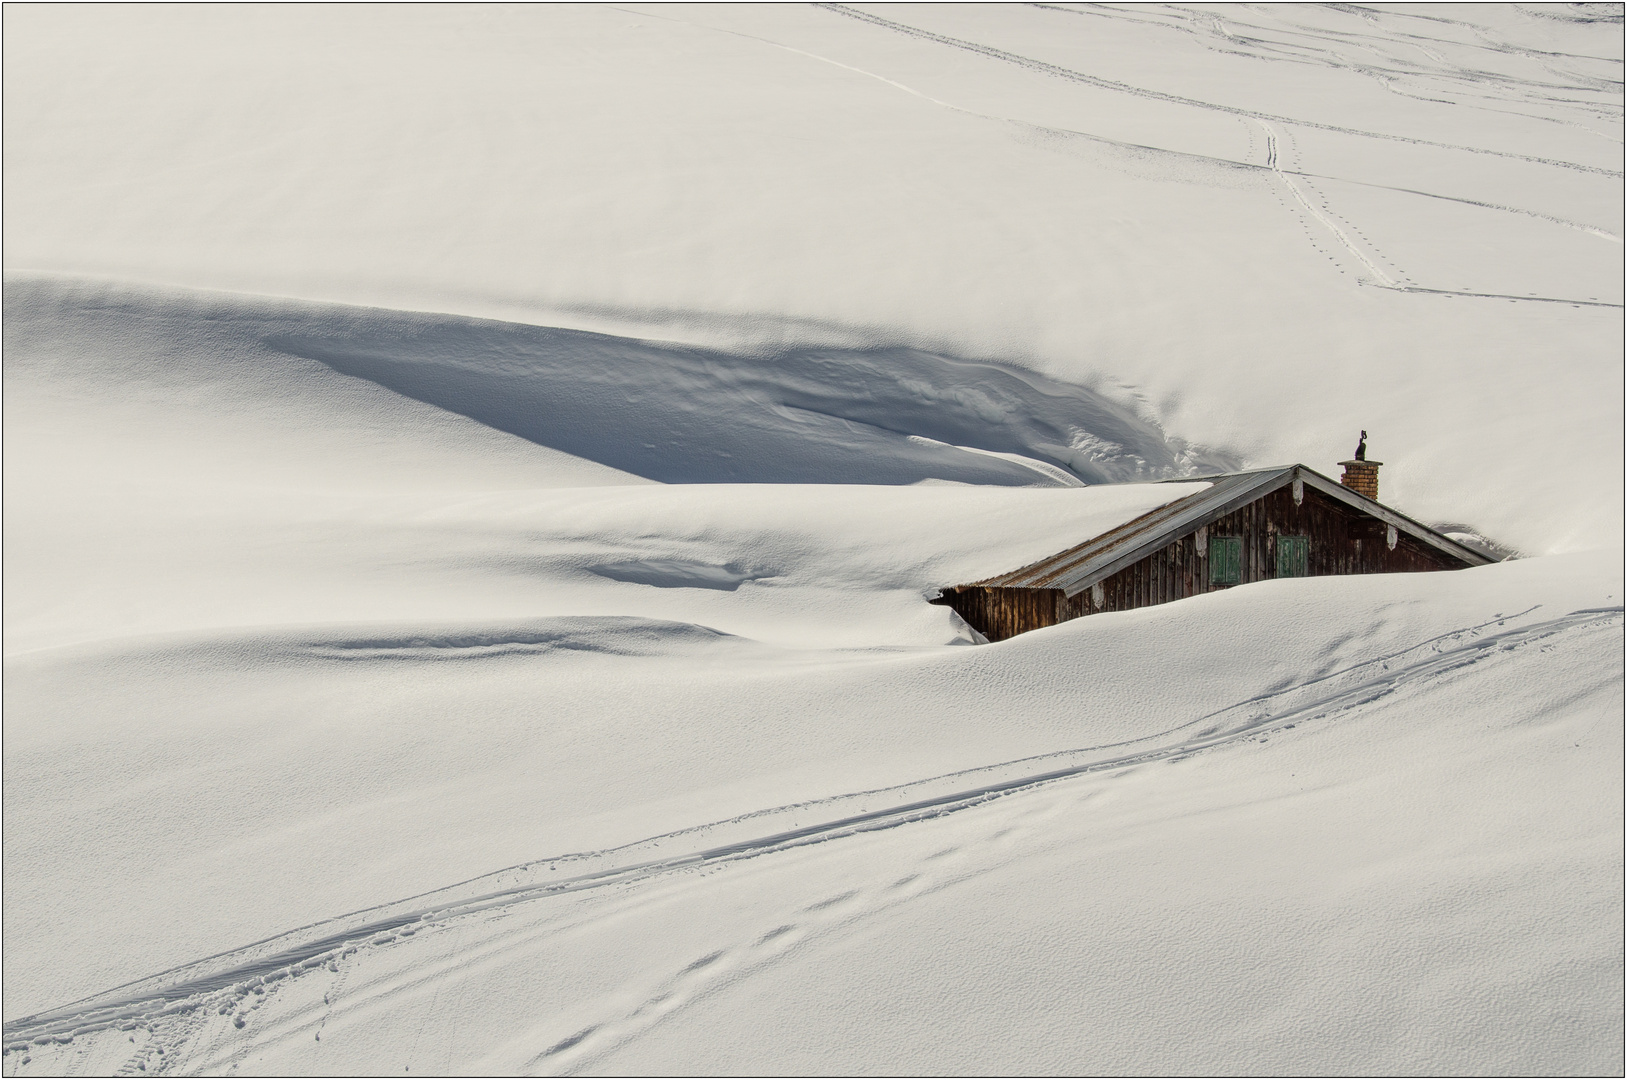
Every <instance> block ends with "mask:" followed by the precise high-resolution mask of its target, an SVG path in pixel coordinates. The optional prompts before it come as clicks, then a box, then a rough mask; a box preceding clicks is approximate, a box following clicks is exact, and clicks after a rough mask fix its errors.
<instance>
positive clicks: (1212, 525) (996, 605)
mask: <svg viewBox="0 0 1627 1080" xmlns="http://www.w3.org/2000/svg"><path fill="white" fill-rule="evenodd" d="M1200 532H1201V533H1202V534H1203V536H1204V538H1205V543H1207V538H1208V537H1211V536H1235V537H1240V538H1241V539H1242V541H1243V564H1242V580H1241V581H1240V582H1238V584H1240V585H1247V584H1249V583H1251V582H1256V581H1267V580H1270V579H1271V578H1274V577H1276V565H1277V550H1276V541H1277V537H1278V536H1279V535H1288V536H1304V537H1307V538H1308V540H1309V550H1308V553H1307V559H1306V576H1308V577H1326V576H1331V575H1340V574H1396V573H1415V572H1420V571H1426V570H1458V569H1462V568H1464V567H1466V566H1469V565H1471V564H1470V563H1468V562H1466V561H1463V560H1460V559H1457V558H1454V557H1453V556H1452V555H1450V554H1447V553H1446V552H1444V551H1441V550H1439V549H1437V548H1434V547H1430V546H1429V545H1427V544H1424V543H1421V542H1419V541H1418V540H1416V539H1414V538H1413V537H1411V536H1409V535H1407V534H1406V533H1404V532H1402V533H1398V534H1397V537H1396V545H1395V547H1394V549H1391V548H1390V546H1389V544H1388V542H1387V534H1388V532H1389V527H1388V526H1387V525H1386V524H1385V522H1383V521H1382V520H1380V519H1378V518H1376V517H1373V516H1371V515H1369V514H1364V513H1362V512H1361V511H1360V510H1359V509H1357V508H1355V507H1351V506H1348V505H1346V504H1345V503H1342V502H1338V501H1336V500H1334V499H1331V498H1329V497H1327V496H1326V495H1323V494H1322V493H1321V492H1318V491H1316V490H1315V489H1314V488H1312V487H1310V486H1306V487H1305V489H1304V491H1303V498H1302V501H1301V502H1300V503H1298V504H1296V503H1295V502H1294V497H1293V491H1292V488H1291V487H1290V486H1283V487H1280V488H1277V489H1276V490H1275V491H1271V492H1268V493H1267V494H1265V495H1263V496H1261V497H1260V498H1258V499H1256V500H1254V501H1253V502H1251V503H1249V504H1247V505H1246V506H1243V507H1240V508H1239V509H1237V510H1234V511H1232V512H1231V513H1229V514H1226V515H1224V516H1221V517H1218V518H1216V519H1214V520H1213V521H1210V522H1208V523H1207V524H1206V525H1204V526H1202V527H1201V528H1199V527H1193V528H1192V530H1191V531H1189V532H1187V533H1186V534H1185V535H1183V536H1179V537H1177V538H1175V539H1173V540H1172V541H1171V542H1170V543H1169V544H1168V545H1167V546H1165V547H1163V548H1160V549H1159V550H1158V551H1155V552H1153V553H1152V554H1151V555H1148V556H1146V557H1145V558H1143V559H1141V560H1140V561H1139V562H1136V563H1132V564H1131V565H1129V566H1127V567H1125V568H1124V569H1122V570H1120V571H1118V572H1117V573H1115V574H1113V575H1111V576H1110V577H1107V578H1105V579H1103V580H1102V581H1101V582H1100V583H1098V585H1097V586H1094V587H1092V588H1089V589H1086V590H1084V591H1083V592H1081V593H1079V594H1078V595H1077V596H1074V597H1072V598H1069V597H1068V596H1066V595H1065V594H1064V593H1063V591H1062V590H1061V589H1042V588H1034V589H1025V588H1002V587H989V586H978V585H962V586H957V587H955V588H952V589H945V590H944V594H943V596H942V597H940V598H938V599H936V600H934V601H932V602H933V603H935V604H943V605H946V606H948V607H951V608H953V609H954V610H955V611H956V612H957V613H958V614H959V615H960V617H961V618H963V619H965V620H966V622H967V623H968V624H970V625H971V626H972V627H974V628H976V629H977V630H978V632H980V633H981V634H983V636H984V637H986V638H988V639H989V640H990V641H1000V640H1003V639H1005V638H1009V637H1013V636H1015V635H1017V634H1021V633H1024V632H1026V631H1029V630H1035V629H1038V628H1039V627H1042V626H1054V625H1055V624H1057V623H1059V622H1065V621H1067V620H1068V619H1077V618H1079V617H1080V616H1082V615H1093V614H1096V613H1097V612H1102V611H1125V610H1128V609H1130V608H1138V607H1147V606H1149V605H1152V604H1164V603H1168V602H1169V601H1171V600H1180V599H1182V598H1184V597H1188V596H1197V595H1198V594H1200V593H1206V592H1212V591H1215V590H1218V589H1225V588H1232V587H1234V586H1230V585H1211V584H1210V583H1209V564H1208V550H1207V547H1206V546H1205V547H1204V548H1203V549H1202V550H1201V551H1200V548H1199V544H1198V536H1199V534H1200ZM1098 590H1099V592H1098ZM1098 595H1099V596H1100V600H1099V601H1098V600H1097V596H1098Z"/></svg>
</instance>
